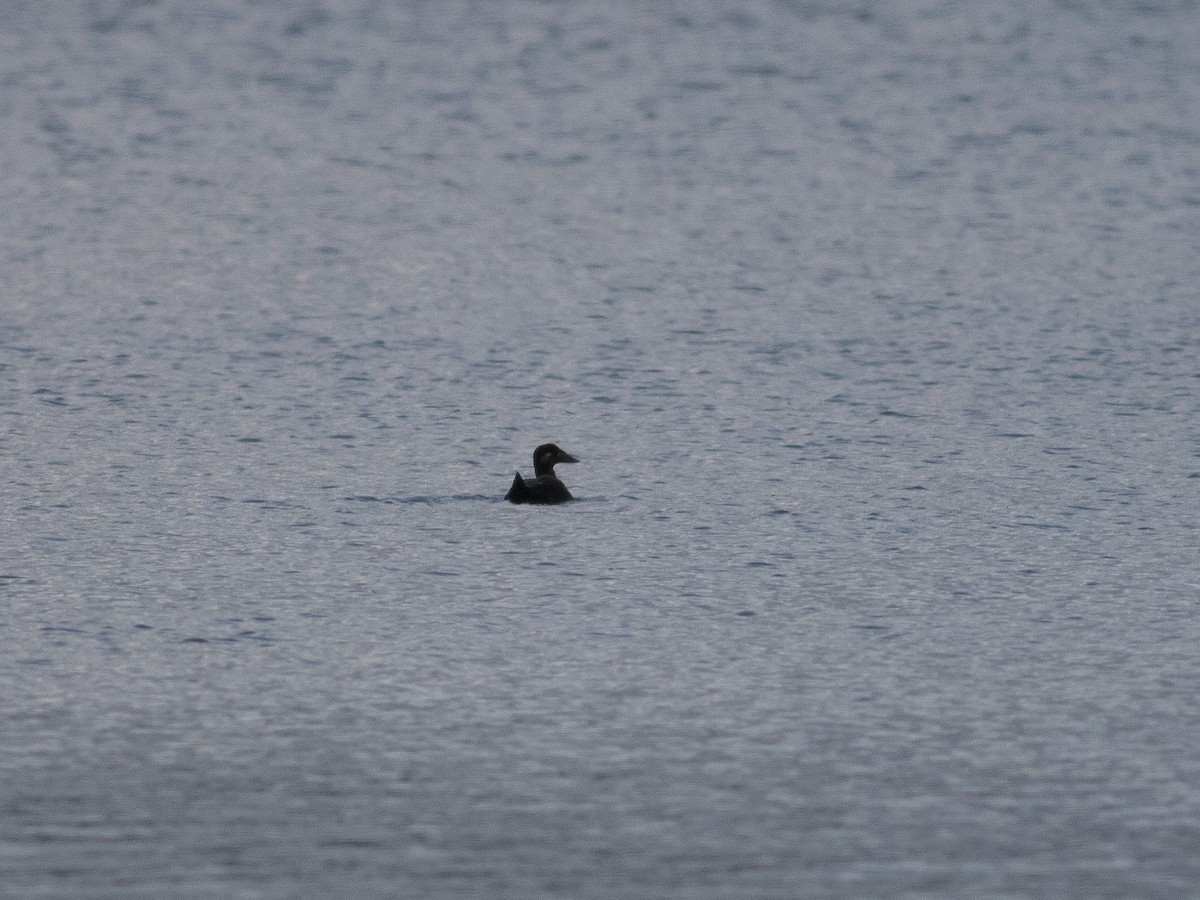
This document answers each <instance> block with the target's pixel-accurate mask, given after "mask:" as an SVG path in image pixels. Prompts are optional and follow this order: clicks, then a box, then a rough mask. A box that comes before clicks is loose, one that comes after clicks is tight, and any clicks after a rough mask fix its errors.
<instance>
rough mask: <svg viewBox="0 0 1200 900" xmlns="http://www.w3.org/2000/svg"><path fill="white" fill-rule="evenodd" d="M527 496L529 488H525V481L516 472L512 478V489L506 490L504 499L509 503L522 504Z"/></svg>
mask: <svg viewBox="0 0 1200 900" xmlns="http://www.w3.org/2000/svg"><path fill="white" fill-rule="evenodd" d="M528 496H529V488H527V487H525V479H524V478H522V477H521V473H520V472H518V473H517V474H516V477H515V478H513V483H512V487H510V488H509V489H508V493H507V494H505V495H504V499H505V500H507V501H508V502H509V503H524V502H525V500H526V498H527V497H528Z"/></svg>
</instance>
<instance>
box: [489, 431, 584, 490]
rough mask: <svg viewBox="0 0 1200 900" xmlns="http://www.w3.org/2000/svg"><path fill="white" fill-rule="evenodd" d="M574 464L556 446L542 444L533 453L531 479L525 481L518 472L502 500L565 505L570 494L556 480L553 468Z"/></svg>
mask: <svg viewBox="0 0 1200 900" xmlns="http://www.w3.org/2000/svg"><path fill="white" fill-rule="evenodd" d="M576 462H579V460H577V459H576V458H575V457H573V456H572V455H571V454H569V453H566V452H564V451H563V450H562V449H561V448H559V446H558V445H557V444H542V446H540V447H538V448H537V449H536V450H534V451H533V478H531V479H529V480H528V481H526V480H525V479H524V478H522V477H521V473H520V472H518V473H517V477H516V478H514V479H513V483H512V487H510V488H509V489H508V493H507V494H505V495H504V499H505V500H507V501H508V502H510V503H566V502H567V501H568V500H570V499H571V492H570V491H568V490H567V486H566V485H565V484H563V483H562V482H561V481H559V480H558V476H557V475H555V474H554V467H555V466H556V465H558V464H559V463H576Z"/></svg>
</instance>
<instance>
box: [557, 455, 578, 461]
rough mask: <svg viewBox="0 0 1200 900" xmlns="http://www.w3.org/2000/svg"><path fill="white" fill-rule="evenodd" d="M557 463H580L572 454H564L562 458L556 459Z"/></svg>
mask: <svg viewBox="0 0 1200 900" xmlns="http://www.w3.org/2000/svg"><path fill="white" fill-rule="evenodd" d="M555 462H560V463H564V462H579V460H577V459H576V458H575V457H573V456H572V455H571V454H570V453H564V454H562V456H560V457H559V458H558V459H556V460H555Z"/></svg>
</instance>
